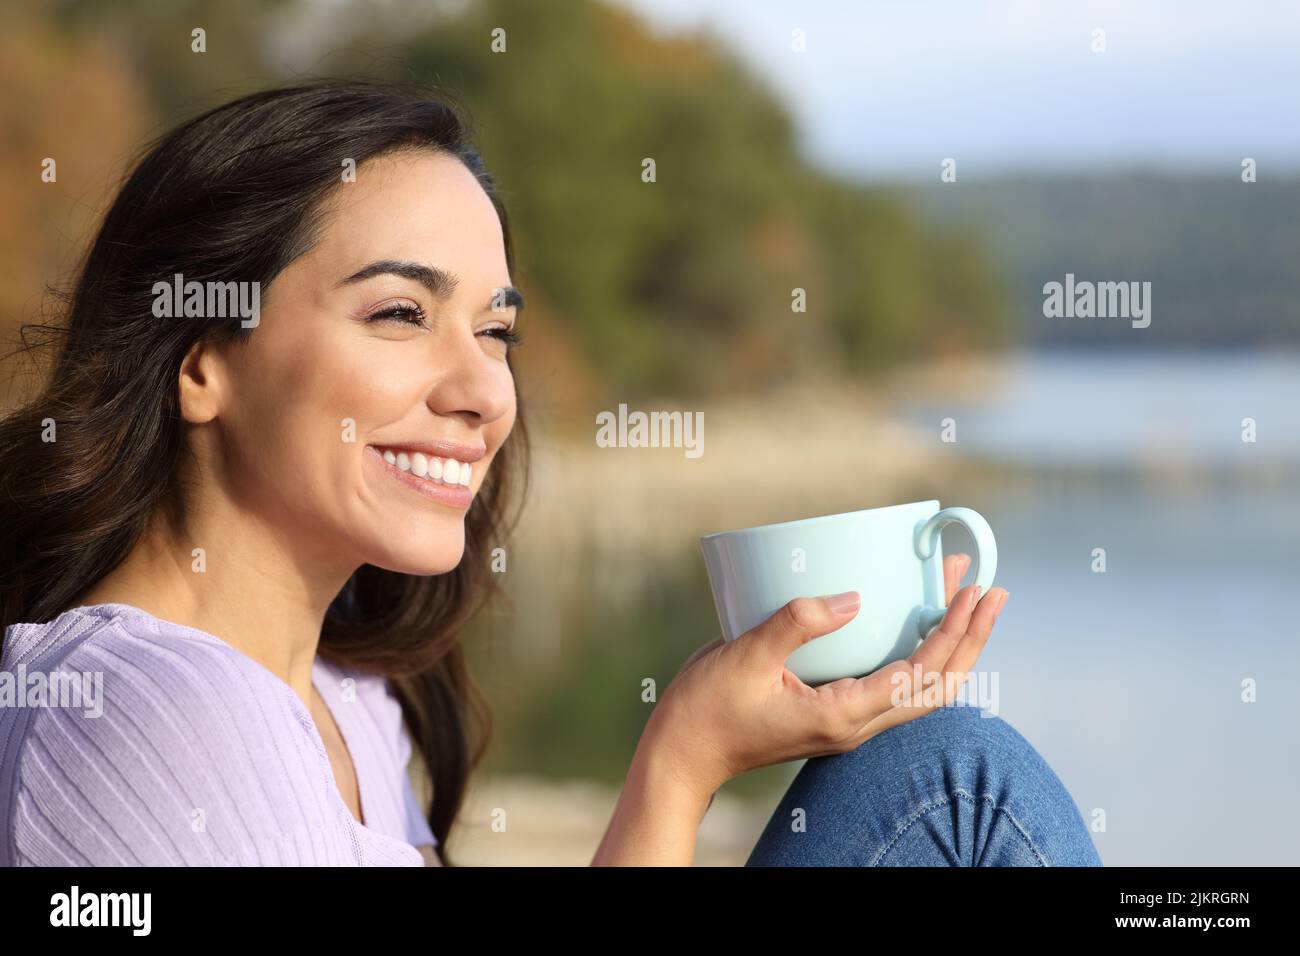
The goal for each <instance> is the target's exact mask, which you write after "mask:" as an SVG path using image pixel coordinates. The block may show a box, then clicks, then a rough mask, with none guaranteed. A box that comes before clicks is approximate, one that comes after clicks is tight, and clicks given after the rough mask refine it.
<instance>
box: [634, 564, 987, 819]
mask: <svg viewBox="0 0 1300 956" xmlns="http://www.w3.org/2000/svg"><path fill="white" fill-rule="evenodd" d="M969 564H970V558H969V557H968V556H967V555H964V554H958V555H950V556H949V557H947V558H945V559H944V566H943V570H944V585H945V587H944V590H945V603H946V604H947V605H948V612H947V614H946V615H945V616H944V619H943V621H942V623H941V624H940V625H939V626H938V627H936V628H934V629H933V630H932V631H931V632H930V634H929V635H928V636H927V637H926V639H925V640H924V641H923V642H922V643H921V644H920V646H919V647H917V649H916V651H915V652H913V653H912V655H911V656H910V657H908V658H906V659H905V660H901V661H895V662H893V663H890V664H886V665H884V666H883V667H881V668H879V669H878V670H876V671H874V672H872V673H871V674H868V675H866V676H865V677H859V678H851V677H846V678H843V679H841V680H836V681H831V682H829V683H826V684H823V685H821V686H819V687H810V686H808V685H807V684H805V683H804V682H803V681H801V680H799V678H798V677H796V676H795V675H794V673H793V672H791V671H790V670H788V669H787V668H786V666H785V661H786V658H788V657H789V656H790V654H792V653H793V652H794V651H795V650H797V649H798V648H799V647H800V646H801V645H803V644H805V643H807V642H808V641H810V640H813V639H815V638H817V637H821V636H822V635H825V634H829V633H831V632H832V631H836V630H838V629H839V628H841V627H843V626H844V625H845V624H847V623H848V622H849V621H851V620H853V618H854V616H855V615H856V614H857V612H858V609H859V608H860V603H859V601H853V602H852V603H851V604H850V606H849V607H847V608H846V609H844V610H839V611H837V610H835V609H834V608H832V607H831V606H830V605H829V604H828V603H827V601H826V600H825V599H824V598H816V597H800V598H795V599H794V600H793V601H791V602H789V603H788V604H786V605H785V606H784V607H782V608H781V609H780V610H779V611H777V612H776V613H775V614H773V615H772V616H771V617H770V618H768V619H767V620H766V621H764V622H763V623H762V624H760V625H758V626H757V627H755V628H753V629H751V630H749V631H747V632H745V633H744V634H742V635H740V636H739V637H738V638H736V640H734V641H730V642H728V641H724V640H723V639H722V638H718V639H717V640H715V641H713V642H711V643H709V644H706V645H705V646H704V647H702V648H700V649H699V650H698V651H696V652H695V653H694V654H693V655H691V657H690V658H689V659H688V660H687V661H686V663H685V664H684V665H683V666H682V669H681V671H680V672H679V673H678V675H677V677H676V678H675V679H674V680H673V682H672V684H670V685H669V687H668V688H667V690H665V691H664V694H663V697H662V699H661V700H660V702H659V705H658V706H657V707H656V708H655V712H654V716H653V718H652V724H653V725H654V730H655V733H656V735H657V737H658V741H657V744H658V746H660V747H664V748H667V749H668V750H669V751H670V752H671V754H672V755H673V758H674V760H673V762H674V764H675V768H676V772H677V774H678V775H680V776H681V777H682V778H683V779H684V780H686V781H687V782H688V783H689V784H690V786H691V787H692V788H693V789H695V790H696V792H697V793H698V794H700V795H702V798H703V799H706V800H710V799H711V797H712V794H713V792H714V791H715V790H717V788H718V787H720V786H722V784H724V783H726V781H727V780H730V779H731V778H732V777H735V776H738V775H739V774H742V773H745V772H747V771H749V770H754V769H756V768H758V767H765V766H768V765H770V764H775V763H784V762H785V761H788V760H799V759H802V758H805V757H817V756H823V755H827V754H836V753H845V752H847V751H850V750H853V749H855V748H856V747H858V746H860V745H861V744H863V743H864V742H866V741H867V740H869V739H870V738H872V737H874V736H875V735H876V734H878V733H880V732H881V731H883V730H887V729H888V728H890V727H893V726H896V725H898V724H901V723H905V722H906V721H909V720H915V719H916V718H917V717H920V716H922V715H924V714H928V713H930V712H931V711H933V710H935V709H936V708H937V707H940V706H948V705H950V704H952V703H953V701H954V700H955V698H956V694H957V691H958V689H959V688H960V686H961V685H962V684H963V683H965V680H966V677H967V676H968V672H969V671H970V669H971V668H972V667H973V666H974V664H975V661H976V659H977V658H978V657H979V655H980V653H981V652H982V651H983V650H984V645H985V644H986V643H987V642H988V638H989V634H990V632H991V631H992V629H993V622H994V621H995V620H996V619H997V616H998V614H999V613H1000V612H1001V610H1002V605H1003V604H1004V603H1005V602H1006V598H1007V596H1008V594H1009V592H1008V591H1007V590H1006V589H1005V588H993V589H992V590H990V591H989V592H988V594H986V595H984V596H983V598H981V599H979V601H978V604H976V594H975V591H976V588H975V586H974V585H973V584H972V585H969V586H967V587H965V588H962V590H961V592H960V593H955V592H956V588H957V582H959V581H960V580H961V577H962V575H963V574H964V573H965V572H966V568H967V567H968V566H969ZM849 594H850V597H856V596H857V592H849ZM918 664H919V665H920V668H921V673H922V684H921V686H919V687H913V686H912V677H913V675H914V666H915V665H918ZM896 674H897V675H900V677H899V678H898V679H895V676H894V675H896ZM902 675H906V681H905V682H903V683H900V681H901V680H902ZM935 682H937V686H936V684H935ZM900 687H901V688H905V689H906V690H905V691H903V692H902V695H903V698H904V699H902V700H901V701H899V695H900ZM909 693H910V695H911V696H910V698H909V697H908V694H909ZM940 701H941V702H940ZM648 729H649V728H648Z"/></svg>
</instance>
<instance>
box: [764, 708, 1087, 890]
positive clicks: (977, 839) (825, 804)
mask: <svg viewBox="0 0 1300 956" xmlns="http://www.w3.org/2000/svg"><path fill="white" fill-rule="evenodd" d="M980 711H981V709H980V708H979V707H976V706H974V705H971V704H953V705H950V706H948V707H940V708H937V709H936V710H933V711H931V712H930V713H928V714H925V715H924V716H921V717H918V718H916V719H915V720H910V721H908V722H907V723H905V724H899V725H898V726H896V727H890V728H889V729H888V730H886V731H884V732H883V733H880V734H877V735H876V736H875V737H872V738H871V739H870V740H868V741H867V742H866V743H864V744H862V746H860V747H858V748H857V749H855V750H851V751H849V752H848V753H843V754H833V755H830V756H825V757H813V758H811V759H809V760H807V761H806V762H805V763H804V765H803V767H802V768H800V770H799V773H798V775H797V776H796V777H795V779H794V782H793V783H791V785H790V788H789V789H788V790H787V791H786V793H785V796H784V797H782V798H781V803H780V805H779V806H777V808H776V811H775V812H774V813H773V814H772V818H771V819H770V820H769V821H768V823H767V826H766V827H765V828H764V830H763V833H762V835H761V836H760V837H759V839H758V843H757V844H756V845H755V847H754V851H753V853H751V854H750V857H749V860H748V862H747V863H746V864H745V865H746V866H1101V865H1102V863H1101V858H1100V857H1099V856H1098V855H1097V849H1096V847H1095V846H1093V843H1092V837H1091V836H1090V835H1089V834H1088V828H1087V826H1086V825H1085V824H1084V822H1083V817H1082V816H1080V814H1079V809H1078V807H1076V806H1075V803H1074V799H1073V798H1072V797H1071V796H1070V793H1069V791H1067V790H1066V789H1065V785H1064V784H1062V783H1061V781H1060V778H1059V777H1057V776H1056V774H1055V773H1054V772H1053V771H1052V768H1051V767H1049V766H1048V765H1047V762H1046V761H1045V760H1043V758H1042V756H1040V755H1039V753H1038V751H1037V750H1035V749H1034V748H1033V746H1032V745H1031V744H1030V743H1029V741H1027V740H1025V738H1024V737H1022V736H1020V734H1019V733H1018V732H1017V731H1016V730H1015V728H1013V727H1012V726H1011V725H1010V724H1008V723H1007V722H1006V721H1004V720H1003V719H1002V718H1001V717H995V716H989V715H986V716H981V715H980Z"/></svg>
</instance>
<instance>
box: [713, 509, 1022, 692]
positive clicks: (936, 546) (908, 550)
mask: <svg viewBox="0 0 1300 956" xmlns="http://www.w3.org/2000/svg"><path fill="white" fill-rule="evenodd" d="M950 522H956V523H957V524H960V525H962V526H963V527H964V528H965V529H966V530H967V531H968V532H969V533H970V536H971V537H972V538H973V539H974V541H975V553H974V554H973V555H972V556H971V557H972V559H973V561H974V565H975V583H976V584H978V585H979V586H980V587H981V588H983V590H982V591H981V592H980V593H981V595H983V594H987V593H988V590H989V588H990V587H992V586H993V575H994V574H995V573H996V572H997V565H998V549H997V543H996V542H995V541H994V539H993V529H992V528H990V527H989V523H988V522H987V521H985V520H984V518H983V516H981V515H980V514H979V513H978V512H976V511H972V510H971V509H970V508H944V509H942V510H940V508H939V502H937V501H914V502H911V503H909V504H903V505H890V506H889V507H887V508H869V509H867V510H866V511H850V512H847V513H845V514H837V515H823V516H822V517H819V518H805V519H803V520H801V521H783V522H781V523H780V524H768V525H761V526H759V527H756V528H744V529H742V530H739V531H720V532H718V533H717V534H709V535H705V536H704V537H702V538H701V539H700V548H701V550H703V552H704V564H705V567H706V568H707V569H708V573H709V584H710V586H711V587H712V589H713V603H714V605H715V606H716V607H717V609H718V620H719V622H720V623H721V624H722V636H723V637H724V638H725V639H726V640H728V641H734V640H735V639H736V638H737V637H739V636H740V635H742V634H744V633H745V632H746V631H748V630H749V629H750V628H753V627H755V626H757V625H759V624H761V623H762V622H763V621H765V620H767V619H768V618H769V617H771V616H772V615H773V614H775V613H776V612H777V611H778V610H780V609H781V607H782V606H783V605H785V604H786V603H788V602H789V601H791V600H793V599H794V598H797V597H804V596H808V597H816V596H818V595H823V594H837V593H839V592H841V591H857V592H858V593H859V594H861V595H862V607H861V609H860V610H859V611H858V614H857V616H856V617H854V618H853V620H851V621H849V623H848V624H845V625H844V626H843V627H842V628H840V629H839V630H837V631H833V632H831V633H830V634H824V635H822V636H821V637H816V638H813V639H812V640H811V641H809V642H808V643H806V644H804V645H803V646H802V647H800V648H798V649H797V650H796V651H795V652H794V653H793V654H791V655H790V656H789V657H788V658H787V659H786V665H785V666H786V667H787V668H789V669H790V670H791V671H793V672H794V673H795V675H796V676H797V677H798V678H799V679H800V680H802V681H803V682H804V683H805V684H809V685H817V684H824V683H826V682H827V681H833V680H839V679H840V678H842V677H862V676H864V675H866V674H870V673H871V672H872V671H874V670H877V669H878V668H880V667H882V666H884V665H885V664H888V663H890V662H891V661H897V660H902V659H904V658H906V657H907V656H909V655H910V654H911V653H912V652H913V651H914V650H916V648H917V645H918V644H920V643H921V641H923V640H924V639H925V638H926V637H927V636H928V635H929V633H930V630H931V629H932V628H933V627H935V626H936V625H937V624H938V623H939V622H940V621H942V620H943V616H944V614H945V613H946V612H947V608H946V607H945V606H944V584H943V548H942V542H941V539H940V534H941V532H942V531H943V528H944V526H945V525H947V524H949V523H950Z"/></svg>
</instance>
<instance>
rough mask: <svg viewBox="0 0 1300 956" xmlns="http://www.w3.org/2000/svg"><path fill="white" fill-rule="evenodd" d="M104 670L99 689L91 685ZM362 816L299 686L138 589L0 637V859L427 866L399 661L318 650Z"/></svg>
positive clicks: (427, 837) (321, 680) (426, 832)
mask: <svg viewBox="0 0 1300 956" xmlns="http://www.w3.org/2000/svg"><path fill="white" fill-rule="evenodd" d="M97 683H98V685H99V689H98V690H97V689H96V684H97ZM312 683H313V684H314V685H315V686H316V689H317V690H318V691H319V692H320V694H321V697H322V698H323V699H324V700H325V703H326V705H327V706H328V707H329V710H330V713H331V715H332V716H333V718H334V720H335V722H336V723H337V724H338V726H339V730H340V732H341V733H342V735H343V739H344V742H345V743H346V744H347V748H348V752H349V753H350V755H351V757H352V762H353V765H354V767H355V769H356V775H357V786H358V790H359V792H360V796H361V815H362V818H363V820H364V821H365V823H364V825H362V824H361V823H358V822H357V820H356V818H355V817H353V815H352V812H351V811H350V810H349V809H348V807H347V804H346V803H344V801H343V797H342V796H341V795H340V793H339V791H338V787H337V785H336V783H335V780H334V774H333V771H332V769H331V767H330V762H329V757H328V756H327V754H326V751H325V745H324V742H323V741H322V740H321V737H320V734H319V732H318V731H317V729H316V725H315V723H314V722H313V720H312V718H311V714H310V713H309V712H308V710H307V708H306V707H305V706H304V704H303V702H302V700H301V699H300V698H299V697H298V695H297V694H296V693H294V691H293V689H292V688H291V687H290V686H289V685H288V684H287V683H285V682H284V681H283V680H281V679H280V678H279V677H277V676H276V675H275V674H273V673H272V672H271V671H269V670H267V669H266V668H265V667H263V666H262V665H261V664H259V663H257V662H256V661H254V660H253V659H252V658H251V657H248V656H247V655H246V654H243V653H242V652H240V651H237V650H235V648H234V647H232V646H230V645H229V644H227V643H225V642H224V641H222V640H221V639H220V638H218V637H215V636H214V635H212V634H208V633H206V632H205V631H200V630H196V629H194V628H190V627H184V626H182V625H179V624H173V623H171V622H169V621H163V620H161V619H159V618H156V617H154V616H153V615H151V614H149V613H148V612H146V611H143V610H141V609H140V608H137V607H133V606H131V605H128V604H92V605H88V606H84V607H79V608H74V609H73V610H70V611H65V612H64V613H62V614H60V615H59V616H58V617H56V618H55V619H54V620H52V621H50V622H48V623H46V624H14V625H11V626H10V627H9V628H7V629H6V631H5V637H4V648H3V653H0V865H5V866H141V865H144V866H227V865H236V866H238V865H246V866H277V865H281V866H284V865H288V866H421V865H423V862H424V861H423V858H422V857H421V855H420V852H419V851H418V850H417V849H416V846H420V845H428V846H433V845H435V844H436V843H437V839H436V838H435V837H434V835H433V833H432V832H431V831H430V829H429V825H428V822H427V821H426V820H425V818H424V816H423V814H422V813H421V812H420V807H419V805H418V802H417V801H416V798H415V794H414V791H413V789H412V786H411V781H410V778H409V777H408V775H407V762H408V761H409V759H410V756H411V742H410V739H409V738H408V736H407V734H406V730H405V727H404V725H403V722H402V714H401V708H400V705H399V704H398V702H397V700H396V699H395V698H394V697H393V696H392V691H391V689H390V687H389V685H388V682H387V680H386V679H384V678H382V677H379V676H376V675H371V674H364V673H361V672H353V671H351V670H347V669H344V668H340V667H337V666H335V665H333V664H330V663H328V662H326V661H324V660H322V659H321V658H320V657H317V658H316V661H315V662H314V663H313V665H312Z"/></svg>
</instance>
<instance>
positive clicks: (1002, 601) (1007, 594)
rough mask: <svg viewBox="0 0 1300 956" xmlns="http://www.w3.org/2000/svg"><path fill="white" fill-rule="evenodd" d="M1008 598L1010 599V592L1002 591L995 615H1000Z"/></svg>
mask: <svg viewBox="0 0 1300 956" xmlns="http://www.w3.org/2000/svg"><path fill="white" fill-rule="evenodd" d="M1009 597H1011V592H1010V591H1003V592H1002V597H1001V599H1000V600H999V601H998V609H997V612H996V613H998V614H1001V613H1002V608H1003V606H1004V605H1005V604H1006V603H1007V598H1009Z"/></svg>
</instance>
